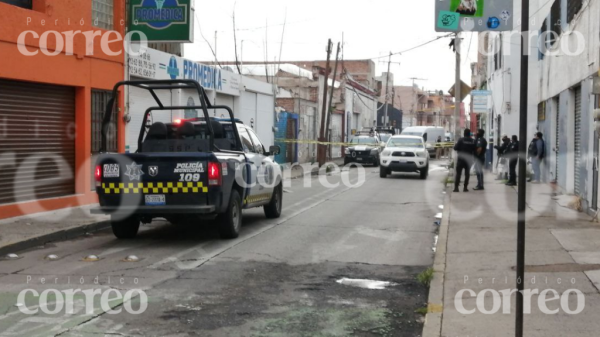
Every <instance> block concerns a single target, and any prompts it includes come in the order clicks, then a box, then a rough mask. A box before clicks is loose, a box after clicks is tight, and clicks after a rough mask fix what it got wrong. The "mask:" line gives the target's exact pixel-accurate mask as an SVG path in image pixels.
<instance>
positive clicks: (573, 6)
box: [567, 0, 583, 23]
mask: <svg viewBox="0 0 600 337" xmlns="http://www.w3.org/2000/svg"><path fill="white" fill-rule="evenodd" d="M582 7H583V0H567V23H571V21H573V18H574V17H575V15H577V13H579V11H580V10H581V8H582Z"/></svg>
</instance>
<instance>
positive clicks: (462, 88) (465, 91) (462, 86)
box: [448, 81, 471, 102]
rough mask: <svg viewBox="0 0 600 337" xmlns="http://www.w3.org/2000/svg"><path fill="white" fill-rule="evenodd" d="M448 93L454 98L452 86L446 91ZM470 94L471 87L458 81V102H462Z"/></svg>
mask: <svg viewBox="0 0 600 337" xmlns="http://www.w3.org/2000/svg"><path fill="white" fill-rule="evenodd" d="M448 93H449V94H450V95H452V96H454V86H452V88H450V90H448ZM469 93H471V87H470V86H469V85H468V84H466V83H465V82H463V81H460V101H461V102H462V101H463V100H464V99H465V97H467V95H469Z"/></svg>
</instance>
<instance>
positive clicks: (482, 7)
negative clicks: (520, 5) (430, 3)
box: [435, 0, 513, 32]
mask: <svg viewBox="0 0 600 337" xmlns="http://www.w3.org/2000/svg"><path fill="white" fill-rule="evenodd" d="M512 10H513V0H495V1H494V0H435V31H436V32H484V31H496V32H499V31H509V30H512V29H513V15H512V14H513V12H512Z"/></svg>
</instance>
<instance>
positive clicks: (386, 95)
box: [383, 51, 392, 127]
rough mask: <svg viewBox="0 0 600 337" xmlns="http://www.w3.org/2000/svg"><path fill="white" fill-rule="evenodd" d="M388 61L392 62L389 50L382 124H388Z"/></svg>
mask: <svg viewBox="0 0 600 337" xmlns="http://www.w3.org/2000/svg"><path fill="white" fill-rule="evenodd" d="M390 63H392V52H391V51H390V57H389V58H388V69H387V73H386V78H385V108H384V110H385V117H384V118H383V126H384V127H385V126H387V124H388V91H389V90H388V88H389V86H390Z"/></svg>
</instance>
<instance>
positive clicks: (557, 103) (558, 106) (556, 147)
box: [554, 99, 560, 183]
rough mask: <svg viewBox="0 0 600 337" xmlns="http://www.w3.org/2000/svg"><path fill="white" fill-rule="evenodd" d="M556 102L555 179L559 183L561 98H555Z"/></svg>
mask: <svg viewBox="0 0 600 337" xmlns="http://www.w3.org/2000/svg"><path fill="white" fill-rule="evenodd" d="M554 103H555V106H556V114H555V117H556V118H555V121H556V130H555V131H556V133H555V135H556V138H555V139H554V152H555V155H556V157H555V159H554V181H555V182H556V183H558V158H559V153H560V100H559V99H555V100H554Z"/></svg>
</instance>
